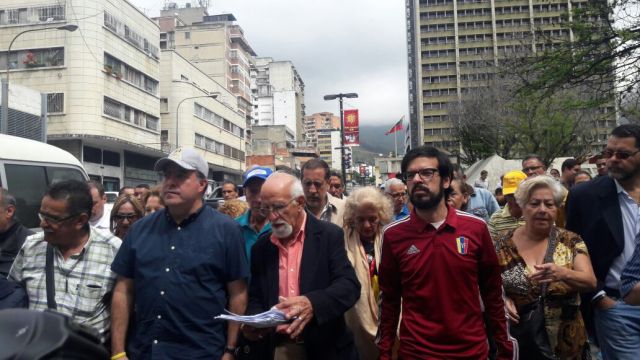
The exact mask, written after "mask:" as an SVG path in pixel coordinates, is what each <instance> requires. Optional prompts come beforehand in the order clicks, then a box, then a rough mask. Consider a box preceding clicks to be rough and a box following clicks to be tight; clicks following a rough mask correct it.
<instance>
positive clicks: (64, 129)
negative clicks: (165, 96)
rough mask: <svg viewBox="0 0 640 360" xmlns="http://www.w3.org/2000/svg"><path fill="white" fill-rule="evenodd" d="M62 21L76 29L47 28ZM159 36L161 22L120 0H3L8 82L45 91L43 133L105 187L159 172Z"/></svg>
mask: <svg viewBox="0 0 640 360" xmlns="http://www.w3.org/2000/svg"><path fill="white" fill-rule="evenodd" d="M67 23H68V24H76V25H78V29H77V30H76V31H75V32H67V31H60V30H54V29H52V28H55V27H59V26H62V25H65V24H67ZM43 28H47V29H48V30H38V31H32V32H28V33H24V34H22V35H20V36H19V37H17V38H16V36H18V34H19V33H21V32H23V31H25V30H36V29H43ZM13 39H15V42H14V43H13V46H12V47H11V52H10V53H9V54H7V48H8V47H9V43H10V42H11V41H12V40H13ZM158 42H159V30H158V26H157V25H156V24H155V23H154V22H153V21H152V20H151V19H149V18H148V17H146V16H145V15H144V14H143V13H142V12H140V11H139V10H138V9H137V8H136V7H135V6H133V5H132V4H131V3H130V2H128V1H126V0H110V1H95V0H74V1H73V2H71V1H64V0H3V1H2V2H0V49H2V50H0V71H2V72H5V71H6V64H7V63H8V64H9V74H10V81H9V91H10V92H13V90H12V86H11V85H12V84H19V85H23V86H26V87H29V88H32V89H35V90H37V91H39V92H41V93H46V94H47V102H48V121H47V141H48V142H49V143H51V144H53V145H56V146H58V147H60V148H63V149H65V150H67V151H69V152H70V153H72V154H73V155H75V156H76V157H77V158H78V159H79V160H80V161H81V162H82V163H83V166H84V168H85V169H86V170H87V173H88V174H89V176H90V177H91V178H92V179H95V180H98V181H102V182H103V183H104V184H105V187H106V188H107V189H108V190H118V189H119V188H120V187H121V186H123V185H136V184H139V183H155V182H156V181H157V173H156V172H155V171H153V164H154V162H155V161H156V160H157V159H158V158H159V157H161V156H163V153H162V151H161V147H160V111H159V110H160V109H159V106H158V105H159V101H158V99H159V91H158V90H159V89H158V87H159V86H158V83H159V73H160V60H159V55H160V54H159V50H158V47H157V44H158ZM7 56H9V58H8V61H7ZM14 89H15V88H14ZM9 105H10V106H11V104H9Z"/></svg>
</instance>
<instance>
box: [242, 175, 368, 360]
mask: <svg viewBox="0 0 640 360" xmlns="http://www.w3.org/2000/svg"><path fill="white" fill-rule="evenodd" d="M261 195H262V207H261V209H260V211H262V212H263V213H264V214H265V216H268V219H269V221H270V222H271V225H272V232H271V233H268V234H264V235H262V236H260V238H259V239H258V242H257V243H256V244H255V245H254V246H253V249H252V255H251V286H250V290H249V305H248V309H247V313H248V314H258V313H262V312H264V311H267V310H269V309H271V307H273V306H274V305H275V306H276V308H277V309H279V310H281V311H283V312H284V313H285V314H286V317H287V319H289V320H290V322H289V323H286V324H283V325H279V326H277V327H275V328H273V327H272V328H267V329H257V328H255V327H252V326H248V325H244V326H243V327H242V331H243V333H244V335H245V337H246V338H247V339H249V340H251V341H253V342H254V344H253V345H252V346H251V348H252V350H251V353H252V354H251V355H254V356H252V358H255V359H277V360H281V359H296V360H298V359H300V360H305V359H307V360H314V359H323V360H324V359H345V360H347V359H348V360H351V359H358V354H357V350H356V348H355V346H354V342H353V335H352V334H351V332H350V331H349V330H348V328H347V327H346V325H345V322H344V317H343V315H344V313H345V312H346V311H347V310H348V309H349V308H351V307H352V306H353V305H354V304H355V303H356V301H357V300H358V297H359V294H360V284H359V283H358V279H357V278H356V275H355V272H354V270H353V267H352V266H351V263H350V262H349V260H348V258H347V254H346V251H345V248H344V240H343V239H344V235H343V233H342V230H341V229H340V228H339V227H337V226H336V225H333V224H331V223H329V222H323V221H320V220H317V219H316V218H315V217H314V216H310V215H309V214H308V213H307V212H306V211H305V210H304V209H305V197H304V191H303V189H302V184H301V182H300V180H298V179H297V178H295V177H294V176H291V175H288V174H284V173H275V174H273V175H271V176H270V177H269V178H267V180H266V181H265V183H264V185H263V186H262V193H261Z"/></svg>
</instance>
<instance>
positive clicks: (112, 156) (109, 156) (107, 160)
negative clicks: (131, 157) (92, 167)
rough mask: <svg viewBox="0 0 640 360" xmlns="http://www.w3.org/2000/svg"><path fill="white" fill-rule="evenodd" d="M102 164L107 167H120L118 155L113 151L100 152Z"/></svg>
mask: <svg viewBox="0 0 640 360" xmlns="http://www.w3.org/2000/svg"><path fill="white" fill-rule="evenodd" d="M102 163H103V164H104V165H109V166H120V154H118V153H117V152H114V151H109V150H103V151H102Z"/></svg>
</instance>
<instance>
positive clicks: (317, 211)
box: [302, 159, 344, 227]
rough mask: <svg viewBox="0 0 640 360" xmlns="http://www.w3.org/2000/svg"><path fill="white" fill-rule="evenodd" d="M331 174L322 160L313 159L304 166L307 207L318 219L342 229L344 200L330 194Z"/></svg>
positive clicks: (303, 179)
mask: <svg viewBox="0 0 640 360" xmlns="http://www.w3.org/2000/svg"><path fill="white" fill-rule="evenodd" d="M329 174H330V172H329V165H328V164H327V162H326V161H324V160H322V159H311V160H308V161H307V162H305V163H304V164H303V165H302V188H303V189H304V196H305V198H306V206H307V210H308V211H309V212H310V213H311V214H312V215H313V216H315V217H316V218H318V219H320V220H324V221H328V222H331V223H334V224H336V225H338V226H339V227H342V218H343V215H344V200H341V199H338V198H336V197H334V196H332V195H331V194H329V192H328V190H329Z"/></svg>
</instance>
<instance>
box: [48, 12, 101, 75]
mask: <svg viewBox="0 0 640 360" xmlns="http://www.w3.org/2000/svg"><path fill="white" fill-rule="evenodd" d="M57 1H58V5H60V6H63V7H64V5H62V3H61V2H60V0H57ZM69 7H70V8H71V12H72V13H73V18H74V21H75V23H76V25H78V31H80V37H81V38H82V42H83V43H84V46H86V47H87V50H89V54H91V56H92V57H93V59H94V60H95V61H96V63H100V60H98V58H97V57H96V55H95V54H94V53H93V51H92V50H91V48H90V47H89V44H88V43H87V39H85V37H84V33H83V32H82V26H80V24H78V21H80V20H85V19H88V18H92V17H94V16H97V15H99V14H101V12H100V13H97V14H95V15H92V16H88V17H86V18H82V19H78V15H77V14H76V10H75V9H74V8H73V3H72V1H71V0H69Z"/></svg>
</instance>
